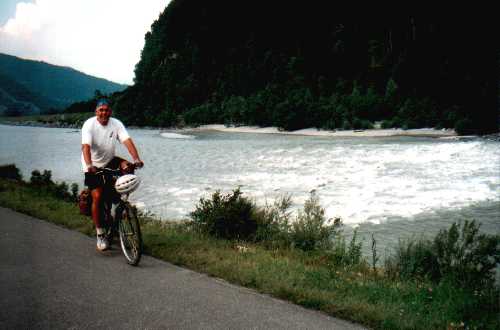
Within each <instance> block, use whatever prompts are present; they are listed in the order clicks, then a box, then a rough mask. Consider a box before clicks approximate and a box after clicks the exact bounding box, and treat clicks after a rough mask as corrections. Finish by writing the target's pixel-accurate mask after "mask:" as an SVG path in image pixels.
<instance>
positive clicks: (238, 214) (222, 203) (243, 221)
mask: <svg viewBox="0 0 500 330" xmlns="http://www.w3.org/2000/svg"><path fill="white" fill-rule="evenodd" d="M241 195H242V192H241V191H240V189H239V188H238V189H236V190H234V191H233V192H232V193H229V194H226V195H223V194H221V193H220V191H216V192H215V193H213V195H212V198H211V199H204V198H200V201H199V203H198V204H197V205H196V209H195V210H194V211H193V212H191V214H190V215H191V217H192V219H193V221H194V223H195V224H196V226H197V227H198V228H200V229H201V230H202V231H203V232H206V233H208V234H209V235H212V236H215V237H219V238H225V239H242V240H248V239H250V238H253V237H254V235H255V233H256V231H257V222H256V221H255V219H254V218H253V217H252V215H253V213H254V210H255V205H254V203H253V202H251V201H250V200H249V199H247V198H245V197H243V196H241Z"/></svg>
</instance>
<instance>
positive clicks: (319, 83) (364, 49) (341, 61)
mask: <svg viewBox="0 0 500 330" xmlns="http://www.w3.org/2000/svg"><path fill="white" fill-rule="evenodd" d="M374 16H375V17H376V19H373V18H372V19H370V20H367V19H366V15H359V12H356V11H347V10H342V9H340V8H335V9H332V8H331V4H329V3H328V2H325V3H320V2H312V3H287V4H286V6H285V5H284V4H283V3H282V2H280V1H274V2H264V1H246V2H241V1H239V2H234V1H224V0H220V1H208V2H199V1H194V0H173V1H171V2H170V4H169V5H168V6H167V8H166V9H165V10H164V11H163V13H161V15H160V16H159V18H158V19H157V20H156V21H155V22H154V23H153V24H152V26H151V32H148V33H147V34H146V35H145V45H144V48H143V50H142V53H141V58H140V61H139V62H138V63H137V65H136V68H135V81H134V85H133V86H130V87H129V88H127V89H126V90H125V91H124V92H120V93H116V94H114V96H113V103H114V104H113V106H114V108H115V110H116V112H117V113H118V115H119V116H120V118H122V119H123V120H124V121H125V122H127V123H129V124H135V125H149V126H174V125H181V124H185V123H186V124H202V123H215V122H218V123H227V124H256V125H273V126H278V127H281V128H283V129H285V130H293V129H299V128H305V127H319V128H328V129H347V128H368V127H371V125H373V123H374V122H375V121H382V122H383V125H384V127H403V128H416V127H428V126H433V127H446V128H456V129H457V130H459V131H460V132H462V133H468V132H477V133H487V132H492V131H497V130H498V114H497V109H498V104H497V98H498V83H497V79H496V78H497V73H498V72H497V71H498V70H497V67H498V61H497V55H498V54H497V52H496V51H494V50H493V47H491V46H489V44H490V43H491V41H490V40H488V38H487V33H488V30H487V29H486V28H487V27H486V24H485V23H478V22H475V23H469V22H464V21H461V20H459V19H457V18H453V17H452V16H451V15H447V16H439V15H437V14H435V15H430V14H426V15H402V14H401V15H398V14H395V13H392V12H390V11H388V12H387V13H382V14H377V15H374ZM490 48H491V49H490Z"/></svg>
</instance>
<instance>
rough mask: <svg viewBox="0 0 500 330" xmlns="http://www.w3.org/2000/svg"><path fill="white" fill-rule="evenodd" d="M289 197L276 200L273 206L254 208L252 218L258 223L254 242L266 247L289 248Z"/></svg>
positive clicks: (290, 201)
mask: <svg viewBox="0 0 500 330" xmlns="http://www.w3.org/2000/svg"><path fill="white" fill-rule="evenodd" d="M291 205H292V200H291V197H290V196H288V195H286V196H282V197H280V198H278V199H276V200H275V201H274V203H273V205H271V206H269V205H266V206H265V207H263V208H256V209H255V211H254V217H255V219H256V221H257V223H258V228H257V233H256V240H257V241H260V242H262V243H263V244H264V245H265V246H267V247H272V248H275V247H290V245H291V240H290V228H291V225H290V217H291V212H290V211H289V210H290V206H291Z"/></svg>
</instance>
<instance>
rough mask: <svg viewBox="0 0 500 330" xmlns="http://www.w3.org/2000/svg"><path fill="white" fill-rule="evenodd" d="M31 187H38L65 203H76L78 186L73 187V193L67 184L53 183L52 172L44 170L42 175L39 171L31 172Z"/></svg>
mask: <svg viewBox="0 0 500 330" xmlns="http://www.w3.org/2000/svg"><path fill="white" fill-rule="evenodd" d="M29 183H30V185H32V186H34V187H37V188H38V189H40V191H42V192H45V193H49V194H51V195H53V196H54V197H56V198H59V199H62V200H65V201H76V199H77V194H78V185H76V184H72V185H71V192H70V191H69V186H68V184H67V183H66V182H64V181H62V182H54V181H52V172H51V171H49V170H44V171H43V173H40V171H38V170H34V171H33V172H31V178H30V182H29Z"/></svg>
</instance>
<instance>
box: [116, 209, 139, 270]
mask: <svg viewBox="0 0 500 330" xmlns="http://www.w3.org/2000/svg"><path fill="white" fill-rule="evenodd" d="M120 213H121V219H120V222H119V226H118V233H119V234H120V245H121V248H122V251H123V255H124V256H125V259H127V263H128V264H129V265H132V266H137V264H138V263H139V261H140V260H141V255H142V236H141V227H140V226H139V219H137V211H136V210H135V208H133V207H132V206H131V205H130V204H128V203H127V204H125V207H124V209H123V211H122V212H120Z"/></svg>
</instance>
